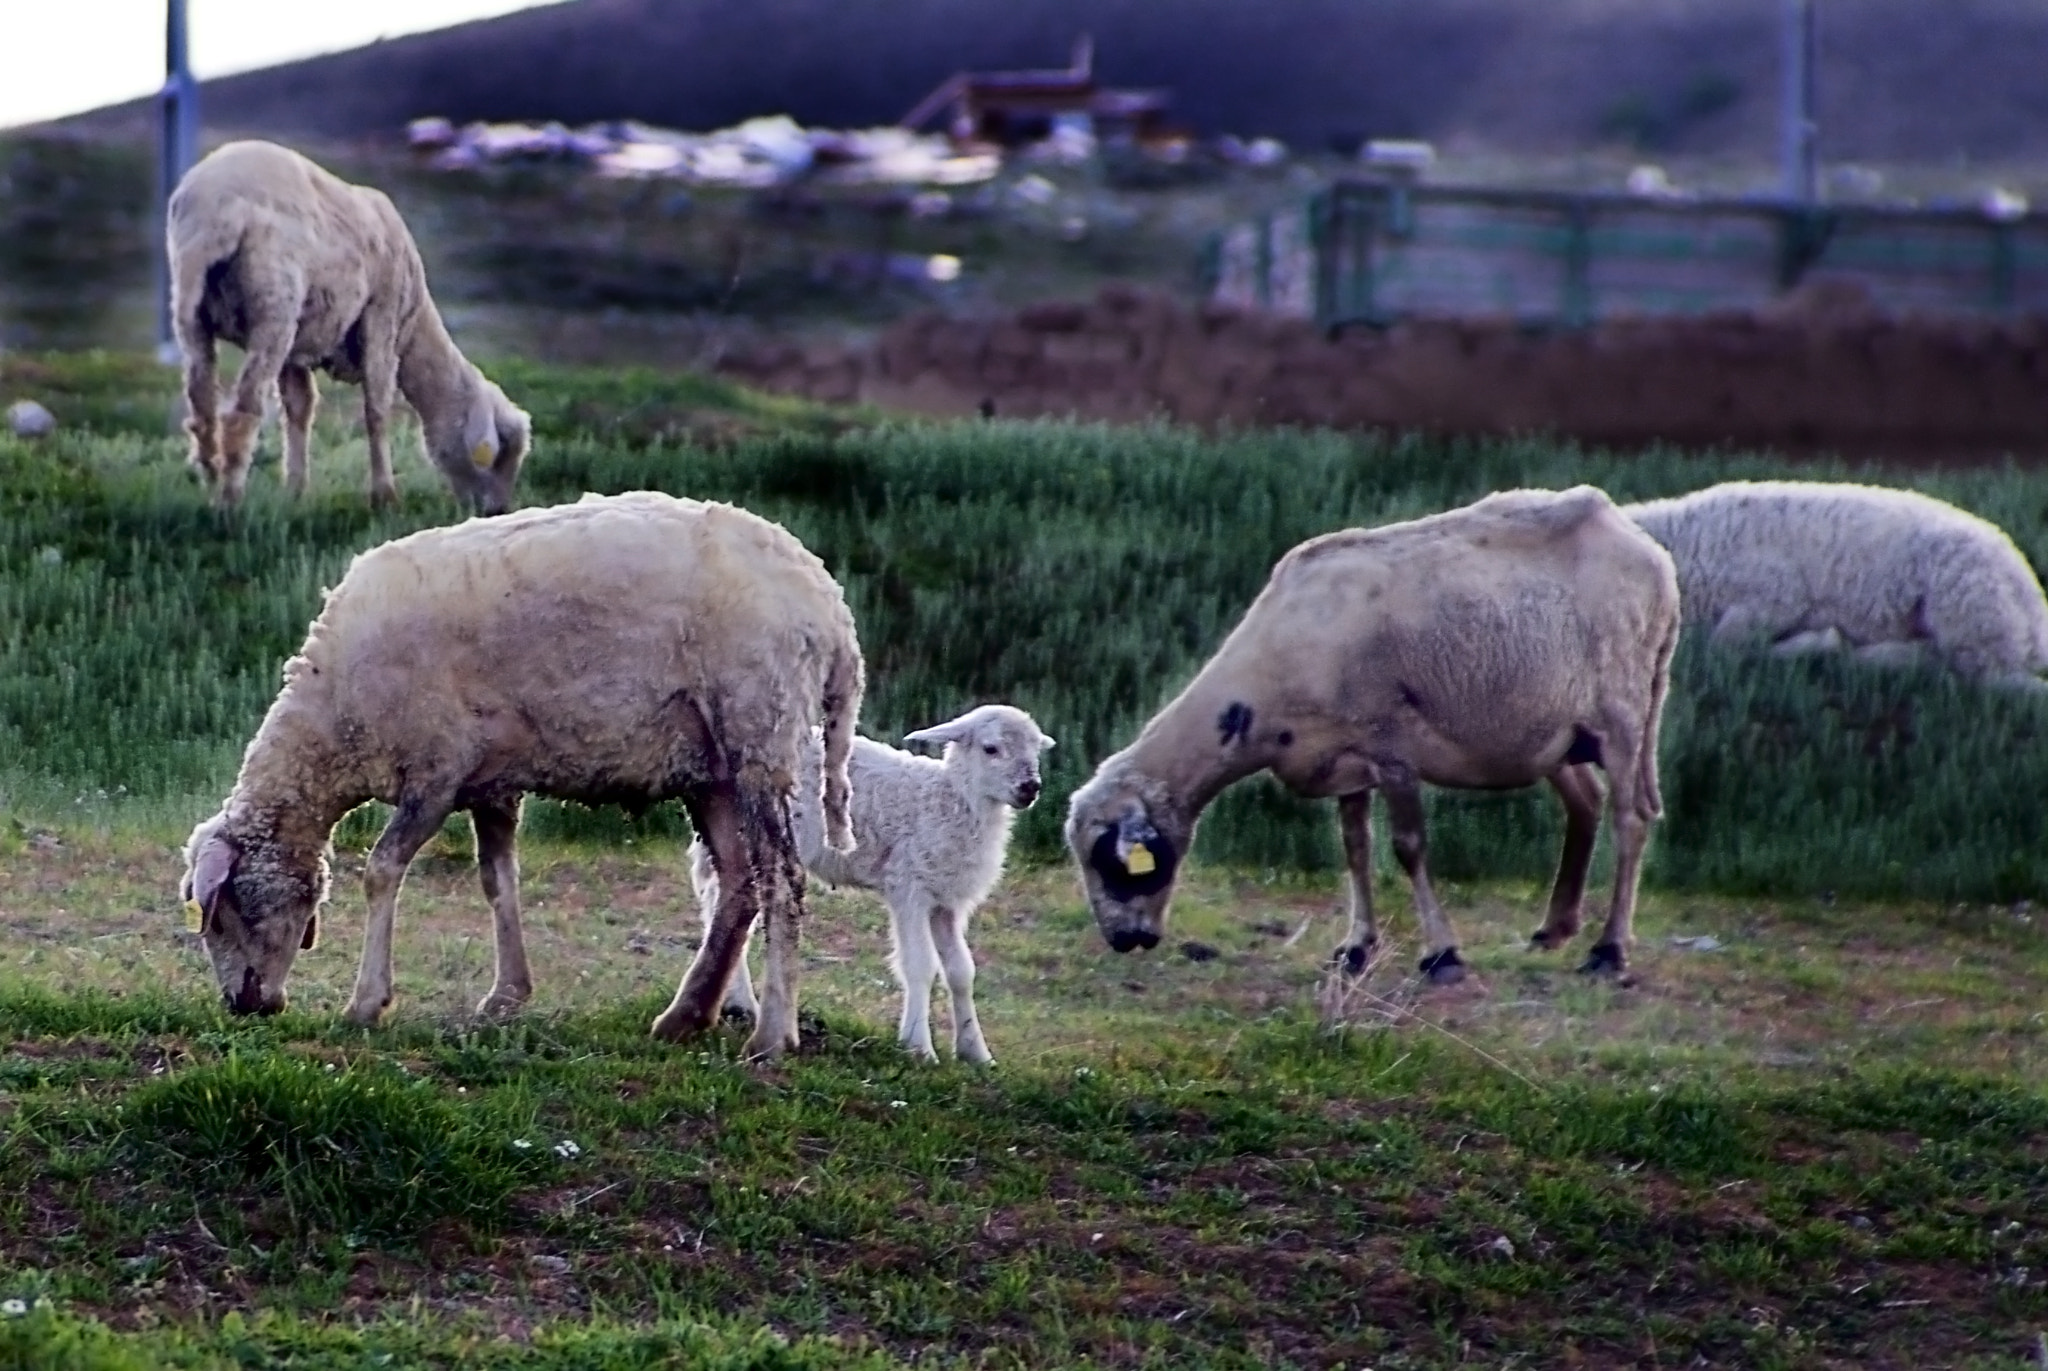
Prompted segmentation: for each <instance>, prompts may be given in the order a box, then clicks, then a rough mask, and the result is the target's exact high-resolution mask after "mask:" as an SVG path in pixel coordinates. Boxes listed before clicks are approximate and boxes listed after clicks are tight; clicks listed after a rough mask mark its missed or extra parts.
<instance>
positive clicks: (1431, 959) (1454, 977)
mask: <svg viewBox="0 0 2048 1371" xmlns="http://www.w3.org/2000/svg"><path fill="white" fill-rule="evenodd" d="M1420 967H1421V970H1422V974H1423V975H1425V976H1427V977H1429V983H1430V984H1431V985H1456V984H1457V983H1458V982H1459V981H1462V980H1464V979H1465V963H1464V962H1463V961H1462V960H1461V959H1460V958H1459V956H1458V949H1457V948H1455V947H1447V948H1445V949H1444V950H1443V951H1441V952H1438V953H1435V954H1433V955H1431V956H1428V957H1424V958H1423V959H1422V961H1421V963H1420Z"/></svg>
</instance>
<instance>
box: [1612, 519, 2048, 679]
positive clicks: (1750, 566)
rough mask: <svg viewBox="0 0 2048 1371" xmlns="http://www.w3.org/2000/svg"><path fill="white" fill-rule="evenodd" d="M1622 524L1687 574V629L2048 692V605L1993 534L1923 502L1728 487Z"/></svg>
mask: <svg viewBox="0 0 2048 1371" xmlns="http://www.w3.org/2000/svg"><path fill="white" fill-rule="evenodd" d="M1622 512H1623V513H1624V514H1626V515H1628V516H1629V518H1631V519H1633V520H1634V521H1635V522H1636V524H1637V525H1639V526H1640V527H1641V528H1642V529H1643V530H1644V531H1645V532H1647V533H1648V534H1649V535H1650V536H1651V537H1653V538H1655V539H1656V540H1657V541H1658V542H1659V543H1661V544H1663V545H1664V547H1665V548H1666V549H1668V550H1669V551H1670V553H1671V557H1672V560H1673V561H1674V562H1675V563H1676V564H1677V566H1678V585H1679V592H1680V594H1681V596H1682V597H1683V602H1684V614H1685V618H1686V620H1687V622H1689V623H1699V624H1703V625H1707V626H1709V629H1710V633H1711V641H1713V642H1715V643H1719V644H1724V645H1726V644H1733V643H1740V642H1745V641H1750V642H1763V643H1767V644H1770V645H1771V646H1772V649H1773V650H1774V651H1776V652H1780V653H1786V654H1791V653H1800V652H1815V651H1829V650H1837V649H1840V648H1843V647H1848V648H1850V649H1853V650H1854V651H1855V653H1856V655H1857V656H1858V657H1860V658H1862V659H1863V660H1866V661H1871V662H1876V663H1879V664H1906V663H1910V662H1913V661H1916V660H1920V659H1921V658H1923V657H1924V656H1926V655H1928V654H1930V653H1931V654H1932V656H1933V657H1934V659H1935V660H1937V661H1939V662H1942V663H1944V664H1945V665H1947V666H1948V667H1949V668H1950V669H1951V670H1953V671H1955V672H1957V673H1958V674H1959V675H1962V676H1965V677H1969V678H1972V679H1975V680H1981V681H1986V682H1992V683H1997V684H2006V685H2015V686H2020V687H2023V688H2027V689H2048V683H2044V682H2042V681H2041V680H2040V678H2039V677H2038V676H2037V675H2036V674H2035V673H2036V672H2038V671H2040V670H2041V669H2042V668H2043V667H2048V598H2043V596H2042V593H2041V583H2040V581H2039V580H2037V579H2036V578H2035V576H2034V571H2033V568H2032V567H2030V566H2029V565H2028V564H2027V559H2026V558H2025V557H2024V556H2022V555H2021V554H2020V550H2019V549H2018V548H2017V547H2015V546H2014V545H2013V541H2012V539H2011V538H2009V537H2007V536H2006V535H2005V533H2004V531H2003V530H2001V529H2000V528H1999V527H1998V526H1997V525H1996V524H1992V523H1989V522H1987V521H1986V520H1983V519H1980V518H1978V517H1977V516H1976V515H1974V514H1968V513H1965V512H1964V511H1962V510H1960V509H1957V508H1956V507H1955V506H1954V505H1950V504H1945V503H1943V502H1942V501H1940V500H1937V499H1934V498H1933V497H1931V496H1927V495H1922V494H1920V493H1919V492H1917V491H1911V490H1893V489H1888V488H1885V487H1881V486H1865V485H1850V484H1846V483H1845V484H1834V483H1828V482H1820V481H1730V482H1728V483H1726V484H1723V485H1717V486H1709V487H1707V488H1706V489H1705V490H1698V491H1694V492H1693V493H1692V494H1690V495H1682V496H1679V497H1678V498H1676V499H1670V500H1651V501H1647V502H1645V503H1642V504H1635V505H1625V506H1623V508H1622Z"/></svg>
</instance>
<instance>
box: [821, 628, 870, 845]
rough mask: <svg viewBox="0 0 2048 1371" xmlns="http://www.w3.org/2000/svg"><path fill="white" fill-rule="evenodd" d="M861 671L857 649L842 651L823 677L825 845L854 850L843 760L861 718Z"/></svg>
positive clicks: (848, 787)
mask: <svg viewBox="0 0 2048 1371" xmlns="http://www.w3.org/2000/svg"><path fill="white" fill-rule="evenodd" d="M863 675H864V670H863V668H862V666H861V659H860V653H859V651H858V650H857V649H852V648H846V649H842V650H841V651H840V652H839V654H838V655H837V656H836V657H835V658H834V660H833V662H832V669H831V671H830V672H829V673H828V674H827V675H826V678H825V711H824V712H825V759H824V762H825V764H824V780H825V793H824V808H825V845H826V846H827V847H829V848H831V849H832V850H833V851H834V852H851V851H853V845H854V840H853V816H852V814H851V812H850V811H851V806H852V793H853V788H852V785H851V784H850V783H849V782H848V780H847V777H846V761H847V758H848V757H849V756H850V755H851V754H852V752H853V726H854V723H855V721H856V720H857V719H858V717H859V715H860V697H861V689H862V686H863V684H864V682H863V679H862V678H863Z"/></svg>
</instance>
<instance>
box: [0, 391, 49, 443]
mask: <svg viewBox="0 0 2048 1371" xmlns="http://www.w3.org/2000/svg"><path fill="white" fill-rule="evenodd" d="M7 427H8V428H9V429H10V430H12V431H13V433H14V436H15V437H17V438H46V437H48V436H49V435H50V434H52V433H54V432H56V431H57V416H56V415H54V414H52V413H50V411H49V410H47V409H44V408H43V407H42V406H41V405H39V404H37V403H36V402H35V401H33V400H16V401H15V402H14V403H13V404H11V405H9V406H8V407H7Z"/></svg>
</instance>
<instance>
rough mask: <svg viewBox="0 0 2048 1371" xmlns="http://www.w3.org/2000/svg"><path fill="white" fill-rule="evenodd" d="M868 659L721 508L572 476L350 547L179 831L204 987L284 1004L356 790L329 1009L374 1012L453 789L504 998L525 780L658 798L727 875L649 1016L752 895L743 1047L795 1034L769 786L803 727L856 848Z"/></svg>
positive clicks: (522, 970) (811, 588) (784, 776)
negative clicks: (354, 897) (852, 787)
mask: <svg viewBox="0 0 2048 1371" xmlns="http://www.w3.org/2000/svg"><path fill="white" fill-rule="evenodd" d="M862 677H863V672H862V667H861V658H860V645H859V643H858V641H857V640H856V639H855V636H854V627H853V617H852V615H851V614H850V613H848V611H847V608H846V602H845V599H844V597H843V596H842V594H841V592H840V589H839V586H838V585H837V584H836V583H835V582H834V581H833V580H832V578H831V576H830V575H828V574H827V573H826V570H825V568H824V565H823V564H822V563H820V562H819V561H818V559H817V558H816V557H814V556H812V555H811V554H810V553H809V552H807V551H806V550H805V549H804V547H803V545H802V544H800V543H798V542H797V540H796V539H795V538H793V537H791V536H790V535H789V534H788V533H787V532H785V531H784V530H783V529H781V528H779V527H777V526H776V525H774V524H771V523H769V522H768V521H767V520H765V519H761V518H759V517H757V516H755V515H752V514H749V513H747V512H746V511H745V510H742V509H735V508H733V507H732V506H730V505H721V504H704V503H699V502H697V501H694V500H678V499H674V498H671V497H670V496H667V495H659V494H654V493H651V492H641V493H636V494H632V495H618V496H611V497H607V498H600V497H597V496H586V497H585V498H584V499H583V501H582V502H580V503H578V504H573V505H558V506H555V507H553V508H547V509H532V510H525V511H522V512H521V513H518V514H514V515H508V516H506V517H505V518H502V519H472V520H470V521H468V522H465V523H462V524H457V525H454V526H453V527H448V528H436V529H428V530H425V531H422V532H419V533H415V534H412V535H410V536H409V537H405V538H400V539H397V540H395V541H393V542H389V543H385V544H384V545H383V546H381V547H377V548H372V549H371V550H370V551H368V552H365V553H363V554H361V555H360V556H358V557H357V558H356V559H355V561H354V562H353V563H352V564H351V565H350V567H349V570H348V574H347V575H346V576H344V577H343V578H342V581H341V584H340V585H339V586H337V587H335V589H334V590H333V591H332V592H331V593H330V594H329V595H328V596H327V602H326V605H325V606H324V607H323V608H322V610H321V612H320V617H319V618H317V619H315V620H314V621H313V626H312V629H311V631H310V632H309V633H308V635H307V637H306V642H305V646H304V647H302V648H301V649H300V650H299V655H298V656H296V657H294V658H293V659H292V660H291V661H289V662H288V663H286V664H285V669H284V678H285V684H284V690H283V692H282V693H280V694H279V695H278V697H277V700H276V701H275V702H274V703H273V704H272V705H271V707H270V712H269V714H268V715H266V716H265V718H264V720H263V726H262V727H261V728H260V729H259V730H258V731H257V733H256V736H255V738H254V739H253V740H252V741H251V742H250V744H249V748H248V751H247V752H246V753H245V754H244V756H243V758H242V770H241V775H240V776H239V777H238V778H237V779H236V782H235V788H234V791H233V793H232V794H230V795H229V796H228V799H227V802H226V804H225V805H223V806H222V808H221V811H220V813H218V814H217V815H215V816H214V817H212V818H210V819H208V820H206V821H205V822H204V823H202V824H200V825H199V826H198V827H197V828H196V829H194V830H193V833H192V836H191V838H190V840H189V841H188V842H187V843H186V847H185V856H186V875H185V878H184V884H183V896H184V898H185V899H187V900H188V901H190V902H191V903H190V904H188V906H187V909H188V912H190V913H192V914H194V915H196V916H197V920H198V922H199V923H200V926H201V928H200V931H201V933H202V935H203V937H204V940H205V944H206V950H207V953H208V955H209V956H210V957H211V959H212V961H213V968H214V974H215V976H216V977H217V978H218V980H219V983H220V988H221V994H222V995H223V996H224V997H225V998H226V1000H227V1002H228V1006H229V1008H231V1009H232V1010H233V1011H234V1012H236V1013H238V1014H247V1013H251V1012H262V1013H270V1012H274V1011H276V1010H278V1009H280V1008H282V1007H283V1006H284V1002H285V985H284V983H285V977H286V975H287V973H288V972H289V971H290V969H291V964H292V961H293V959H294V957H295V956H296V955H297V953H298V951H299V949H300V948H302V947H310V946H311V945H312V942H313V936H314V928H315V911H316V909H317V907H318V906H319V905H320V903H321V902H322V901H323V900H324V899H325V897H326V891H327V855H328V835H329V833H330V832H331V830H332V829H333V827H334V825H335V824H336V823H337V822H338V821H339V820H340V819H341V817H342V816H343V815H344V814H346V813H348V812H349V811H350V810H351V809H353V808H355V807H356V806H357V805H359V804H361V803H363V801H365V800H370V799H377V800H382V801H384V802H385V803H386V804H389V805H393V806H395V807H396V810H397V812H396V813H395V814H394V815H393V816H392V819H391V822H390V824H389V826H388V827H386V828H385V830H384V833H383V835H382V836H381V837H379V838H378V840H377V844H376V847H375V848H374V849H373V850H372V851H371V853H370V858H369V862H368V868H367V871H366V872H365V875H364V890H365V894H366V895H367V897H368V900H369V919H368V925H367V929H366V933H365V937H364V940H363V959H362V966H361V969H360V971H359V972H358V974H357V977H356V986H355V994H354V997H353V998H352V999H351V1001H350V1003H349V1007H348V1011H347V1015H348V1018H349V1019H350V1020H351V1021H352V1022H355V1023H361V1024H368V1023H373V1022H375V1021H376V1019H377V1018H378V1017H379V1015H380V1014H381V1013H382V1012H383V1010H384V1008H385V1007H386V1006H387V1005H388V1004H389V1003H390V1002H391V930H392V921H393V918H394V915H395V910H396V905H397V900H398V890H399V885H400V883H401V882H402V881H403V879H404V877H405V872H406V867H407V866H408V864H410V862H411V861H412V858H413V855H414V854H415V853H417V852H418V851H419V849H420V847H421V846H422V845H423V844H424V843H426V841H427V840H428V839H429V838H431V837H433V836H434V834H436V833H438V832H439V831H440V829H441V825H442V822H443V821H444V820H445V819H446V818H447V817H448V815H449V814H450V813H452V812H454V811H456V810H464V809H466V810H468V811H469V814H470V821H471V823H472V824H473V825H474V827H475V830H476V844H477V868H478V874H479V875H480V877H481V879H482V882H483V888H484V894H485V896H486V897H487V898H489V900H490V902H491V909H492V913H493V914H494V916H495V927H496V940H497V975H496V978H495V982H494V984H493V985H492V987H491V992H490V995H489V996H488V997H487V998H486V999H485V1000H484V1001H483V1003H482V1004H481V1005H479V1006H478V1010H479V1012H480V1013H502V1012H506V1011H509V1010H511V1009H514V1008H516V1007H518V1006H519V1005H520V1004H522V1003H523V1002H524V1001H525V1000H526V997H527V996H528V994H530V993H531V991H532V985H533V982H532V978H531V976H530V974H529V972H528V970H527V964H526V954H525V950H524V948H523V946H522V942H521V937H520V925H519V871H518V863H517V855H516V850H515V835H516V832H517V829H518V825H519V806H520V802H521V798H522V796H524V795H525V794H526V793H528V792H532V793H535V794H541V795H550V796H556V797H559V798H564V799H572V800H580V801H583V802H585V803H591V804H596V803H602V802H606V801H615V802H618V803H620V804H624V805H626V806H628V807H629V808H643V807H645V806H647V805H651V804H654V803H657V802H659V801H661V800H665V799H669V798H673V797H680V798H681V799H682V801H683V803H684V805H685V806H686V807H687V808H688V810H689V813H690V817H691V820H692V822H693V823H695V824H696V826H697V830H698V832H700V833H702V834H704V835H705V836H706V841H707V842H708V844H709V846H710V849H711V853H712V856H713V858H714V859H715V861H716V863H717V867H718V870H719V871H720V873H721V874H723V875H724V876H725V877H726V878H727V880H726V882H725V885H724V888H723V890H722V892H721V898H720V900H719V902H718V907H717V910H716V913H715V917H714V918H713V921H712V928H711V933H710V936H708V937H706V938H705V940H704V944H703V946H702V947H701V948H700V949H699V951H698V953H697V957H696V959H695V960H694V961H693V962H692V963H691V965H690V969H689V973H688V974H687V975H686V976H685V977H684V978H683V981H682V985H681V987H680V988H679V989H678V990H677V991H676V996H675V1001H674V1003H672V1004H671V1005H670V1006H669V1007H668V1009H667V1010H666V1011H665V1012H664V1013H663V1014H662V1015H661V1016H660V1017H659V1018H657V1019H656V1020H655V1021H654V1029H653V1031H654V1033H655V1035H656V1036H657V1037H663V1038H674V1037H678V1036H681V1035H682V1034H684V1033H689V1032H694V1031H697V1030H701V1029H703V1028H706V1027H708V1026H710V1025H711V1024H712V1023H713V1022H714V1021H715V1020H716V1018H717V1016H718V1008H719V1005H720V1003H721V1001H722V1000H723V999H724V996H725V991H726V985H727V983H728V981H729V980H730V979H731V977H732V973H733V969H734V967H735V966H736V965H737V964H738V962H739V958H740V954H741V950H742V948H743V946H744V942H745V939H746V937H747V934H748V931H749V929H750V928H751V926H752V924H753V920H754V916H755V913H756V911H757V910H758V911H759V912H761V913H762V914H763V915H764V917H765V920H766V923H767V926H768V964H769V979H768V985H767V991H766V994H765V997H764V999H765V1008H764V1011H763V1013H762V1014H761V1017H760V1021H759V1023H758V1024H757V1025H756V1028H755V1032H754V1034H753V1036H752V1038H751V1039H750V1040H749V1041H748V1044H747V1051H748V1052H749V1053H750V1054H753V1055H774V1054H775V1053H777V1052H779V1051H780V1050H781V1049H782V1048H784V1047H785V1046H793V1045H794V1043H795V1040H796V1017H795V995H796V965H797V963H796V939H797V933H798V920H799V919H800V917H801V914H802V899H803V882H804V877H803V869H802V866H801V864H800V863H799V861H798V860H797V855H796V843H795V838H794V836H793V834H792V832H791V829H790V819H789V792H790V789H791V787H792V786H793V785H795V783H796V776H797V772H798V769H799V765H800V754H801V752H802V747H803V740H804V738H805V737H806V736H807V735H808V733H809V732H810V730H811V729H812V728H813V727H815V726H817V725H818V724H819V723H820V722H822V724H823V726H824V744H823V752H824V756H823V762H822V771H823V781H822V790H823V797H822V811H823V814H824V816H825V841H826V843H827V844H828V845H829V846H831V847H833V848H836V849H839V850H845V849H846V848H847V847H849V846H850V845H851V842H852V838H851V829H850V827H849V825H848V820H847V781H846V756H847V752H848V750H849V749H850V748H851V746H852V743H853V723H854V718H855V716H856V714H857V713H858V711H859V708H860V699H861V690H862V683H863V682H862ZM819 770H820V768H819V767H815V766H814V767H813V768H812V770H811V772H810V775H811V776H812V778H813V784H816V783H817V777H818V775H819ZM195 906H196V907H195Z"/></svg>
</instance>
